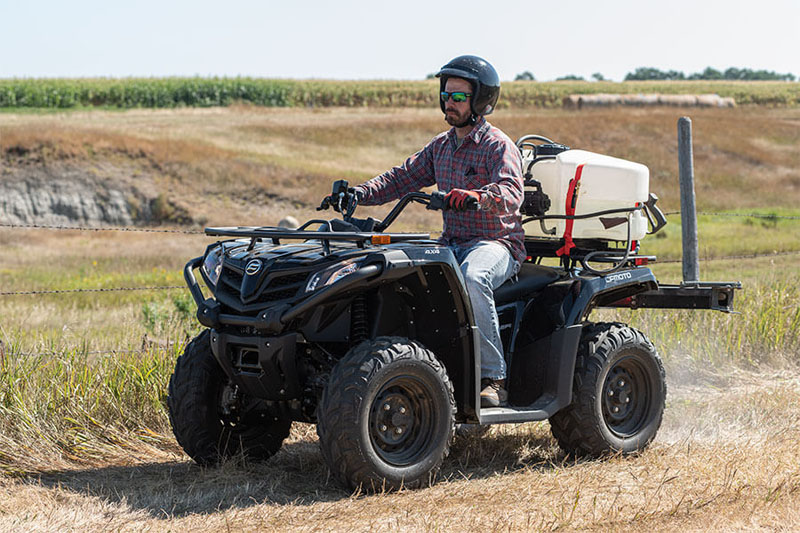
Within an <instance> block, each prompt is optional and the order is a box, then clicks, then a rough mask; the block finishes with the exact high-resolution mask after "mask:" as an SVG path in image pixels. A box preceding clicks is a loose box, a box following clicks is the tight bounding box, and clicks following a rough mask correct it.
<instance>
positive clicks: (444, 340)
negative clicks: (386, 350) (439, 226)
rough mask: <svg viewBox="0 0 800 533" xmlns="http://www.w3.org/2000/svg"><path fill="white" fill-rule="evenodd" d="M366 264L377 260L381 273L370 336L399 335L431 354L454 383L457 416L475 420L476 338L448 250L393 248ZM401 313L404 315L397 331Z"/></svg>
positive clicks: (460, 280)
mask: <svg viewBox="0 0 800 533" xmlns="http://www.w3.org/2000/svg"><path fill="white" fill-rule="evenodd" d="M371 262H380V264H381V265H382V274H381V276H380V281H379V283H380V287H379V289H378V291H377V293H376V296H375V298H376V299H377V300H378V303H377V305H376V306H373V309H377V312H376V313H375V314H374V316H372V317H371V318H372V321H373V329H372V331H371V332H370V337H372V338H375V337H378V336H385V335H398V333H399V334H400V335H401V336H407V337H409V338H411V339H412V340H415V341H418V342H420V343H422V344H423V345H424V346H425V347H427V348H429V349H430V350H431V351H433V352H434V354H436V357H437V358H438V359H439V360H440V361H441V362H442V363H443V364H444V366H445V368H446V370H447V374H448V376H449V377H450V380H451V382H452V383H453V388H454V395H455V400H456V407H457V418H459V419H460V420H461V419H465V418H472V417H474V415H475V412H476V407H477V405H476V404H477V398H478V393H479V390H478V387H479V384H480V365H481V360H480V342H479V339H480V337H479V333H478V329H477V326H476V325H475V318H474V315H473V311H472V304H471V302H470V300H469V296H468V295H467V292H466V286H465V284H464V278H463V276H462V274H461V268H460V267H459V264H458V261H456V258H455V256H454V255H453V252H452V250H450V248H448V247H446V246H442V245H438V244H435V243H431V244H430V246H420V245H419V243H416V244H414V245H410V246H404V245H402V244H398V245H396V247H395V246H389V247H387V248H385V249H384V250H382V251H381V252H379V253H376V254H374V255H371V256H368V257H367V258H366V259H365V264H370V263H371ZM404 294H407V298H404V296H403V295H404ZM398 295H399V296H398ZM398 304H399V305H398ZM398 308H401V309H398ZM400 312H406V313H408V315H407V319H406V321H405V322H404V324H403V326H401V328H402V329H401V330H400V331H399V332H398V331H397V329H396V328H397V327H398V324H397V322H398V320H401V319H400V318H398V317H397V313H400ZM392 328H395V329H392Z"/></svg>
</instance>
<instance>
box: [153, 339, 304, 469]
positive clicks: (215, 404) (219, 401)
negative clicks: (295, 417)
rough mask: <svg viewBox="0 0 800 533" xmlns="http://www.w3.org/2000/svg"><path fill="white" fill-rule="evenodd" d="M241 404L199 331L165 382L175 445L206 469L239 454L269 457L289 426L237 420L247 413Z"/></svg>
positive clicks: (285, 422) (286, 422) (273, 421)
mask: <svg viewBox="0 0 800 533" xmlns="http://www.w3.org/2000/svg"><path fill="white" fill-rule="evenodd" d="M244 404H245V402H244V400H243V399H242V398H237V394H236V392H235V389H234V388H233V387H232V386H231V385H230V384H229V383H228V379H227V377H226V376H225V373H224V372H223V371H222V369H221V368H220V366H219V364H218V363H217V360H216V359H215V358H214V354H213V353H211V344H210V342H209V331H208V330H205V331H203V332H202V333H201V334H200V335H198V336H197V337H195V338H194V339H193V340H192V342H190V343H189V344H188V346H186V350H185V351H184V353H183V355H181V356H180V357H179V358H178V361H177V363H176V364H175V371H174V372H173V374H172V377H171V378H170V380H169V394H168V396H167V407H168V412H169V421H170V423H171V424H172V432H173V433H174V434H175V438H176V439H177V440H178V444H180V445H181V447H182V448H183V449H184V451H185V452H186V453H187V455H189V457H191V458H192V459H194V460H195V461H196V462H197V463H198V464H200V465H204V466H209V465H215V464H218V463H219V462H220V461H221V460H223V459H225V458H227V457H230V456H232V455H234V454H236V453H239V452H241V453H242V454H243V455H244V456H245V457H247V458H248V459H254V460H266V459H268V458H270V457H272V456H273V455H275V453H277V451H278V450H279V449H280V447H281V444H282V443H283V440H284V439H285V438H286V437H287V436H289V429H290V428H291V425H292V421H291V420H285V419H280V418H279V419H275V418H272V417H270V418H268V419H267V420H268V421H265V419H263V418H262V417H258V418H257V419H254V418H252V417H251V418H250V419H248V417H247V416H245V415H237V414H236V412H239V413H242V412H245V409H244V407H245V405H244ZM223 405H226V406H227V409H226V408H224V407H223ZM231 406H234V407H236V409H235V410H234V411H231V409H230V407H231ZM226 411H227V414H226Z"/></svg>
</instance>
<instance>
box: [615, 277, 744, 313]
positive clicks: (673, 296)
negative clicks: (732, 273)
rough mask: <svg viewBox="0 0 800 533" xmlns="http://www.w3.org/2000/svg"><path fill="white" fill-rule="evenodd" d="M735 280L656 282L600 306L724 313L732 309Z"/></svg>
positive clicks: (730, 311)
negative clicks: (653, 288)
mask: <svg viewBox="0 0 800 533" xmlns="http://www.w3.org/2000/svg"><path fill="white" fill-rule="evenodd" d="M741 288H742V284H741V283H740V282H738V281H698V282H684V283H681V284H680V285H659V287H658V289H655V290H650V291H645V292H641V293H639V294H635V295H633V296H629V297H627V298H623V299H622V300H618V301H616V302H612V303H609V304H606V305H604V306H603V307H627V308H629V309H711V310H714V311H722V312H723V313H735V311H734V310H733V295H734V291H735V290H737V289H741Z"/></svg>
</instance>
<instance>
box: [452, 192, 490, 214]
mask: <svg viewBox="0 0 800 533" xmlns="http://www.w3.org/2000/svg"><path fill="white" fill-rule="evenodd" d="M444 200H445V205H446V206H447V209H451V210H453V211H475V210H477V209H478V206H479V205H480V200H481V196H480V194H478V192H477V191H468V190H466V189H452V190H451V191H450V192H448V193H447V194H446V195H445V196H444Z"/></svg>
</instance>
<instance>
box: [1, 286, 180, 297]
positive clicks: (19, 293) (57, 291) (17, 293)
mask: <svg viewBox="0 0 800 533" xmlns="http://www.w3.org/2000/svg"><path fill="white" fill-rule="evenodd" d="M185 288H186V285H164V286H159V287H110V288H106V289H52V290H32V291H8V292H0V296H23V295H24V296H27V295H38V294H71V293H77V292H120V291H162V290H172V289H185Z"/></svg>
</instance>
